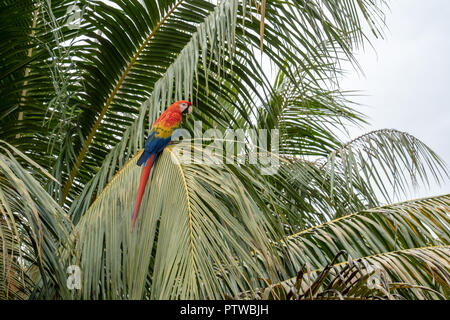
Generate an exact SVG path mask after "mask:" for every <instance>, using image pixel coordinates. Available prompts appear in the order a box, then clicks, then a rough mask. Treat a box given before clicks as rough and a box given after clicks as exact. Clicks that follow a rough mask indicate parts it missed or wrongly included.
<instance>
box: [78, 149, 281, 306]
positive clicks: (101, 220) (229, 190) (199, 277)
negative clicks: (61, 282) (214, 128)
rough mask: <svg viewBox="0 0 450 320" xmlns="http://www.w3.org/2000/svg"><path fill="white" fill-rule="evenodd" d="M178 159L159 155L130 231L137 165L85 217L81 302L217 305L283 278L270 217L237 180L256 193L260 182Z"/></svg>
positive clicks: (82, 222) (115, 180) (233, 171)
mask: <svg viewBox="0 0 450 320" xmlns="http://www.w3.org/2000/svg"><path fill="white" fill-rule="evenodd" d="M138 155H139V154H138ZM179 157H180V156H179V155H178V154H177V153H176V152H175V151H174V148H173V147H168V148H166V150H165V151H164V152H163V154H162V155H161V156H160V158H159V160H158V162H157V164H156V166H155V168H154V170H153V177H152V181H151V184H150V183H149V185H148V187H147V189H146V192H145V195H144V200H143V202H142V203H143V206H142V208H141V210H140V211H141V212H140V213H139V217H138V220H137V222H136V223H137V225H138V227H137V228H136V229H135V231H133V232H130V229H131V212H132V207H133V203H134V201H135V196H136V192H135V191H137V189H136V186H137V185H138V183H139V178H140V167H138V166H136V165H135V162H136V157H135V158H133V159H132V160H131V161H129V162H128V163H127V164H126V165H125V166H124V167H123V168H122V169H121V170H120V171H119V173H117V174H116V175H115V177H114V178H113V179H112V180H111V181H110V183H109V184H108V185H107V186H106V187H105V188H104V189H103V191H102V193H101V194H100V195H99V197H98V198H97V199H96V200H95V201H94V203H93V204H92V206H91V207H90V208H89V210H88V211H87V212H86V213H85V214H84V215H83V217H82V218H81V220H80V222H79V224H78V225H77V231H78V233H79V235H80V242H79V245H78V248H77V251H78V252H79V255H80V256H81V265H80V267H81V269H82V270H83V275H84V276H83V286H82V287H83V289H82V297H83V298H84V299H90V298H94V299H100V298H102V299H109V298H122V299H141V298H144V297H146V298H152V299H173V298H181V299H183V298H184V299H199V298H203V299H204V298H223V297H224V296H225V295H226V294H227V295H231V294H236V293H237V292H240V291H242V290H248V289H251V288H253V287H256V286H258V285H261V284H262V283H264V282H262V281H263V280H261V279H260V277H264V279H266V278H272V280H275V279H279V277H280V275H282V274H283V270H282V269H280V268H279V265H280V262H279V261H278V258H277V252H276V251H275V250H274V247H273V244H272V243H273V241H274V239H277V237H279V236H280V234H279V233H278V232H277V230H275V229H274V227H273V226H274V224H273V222H271V221H270V220H272V219H273V216H271V211H268V210H267V209H264V208H261V206H260V204H259V203H258V201H261V199H260V198H259V199H258V198H257V196H255V194H251V193H249V190H251V189H249V188H248V187H247V186H246V185H245V184H244V183H243V181H242V180H239V179H238V176H237V172H239V173H240V175H245V176H246V177H247V179H248V181H246V182H247V183H250V184H255V185H260V184H261V181H260V180H258V177H252V176H250V175H249V174H248V173H246V172H245V170H244V169H243V168H241V169H239V168H240V167H237V166H232V167H229V166H204V165H198V164H195V161H198V160H199V159H198V156H195V153H194V158H193V159H194V160H193V163H191V164H183V163H182V162H181V159H180V158H179ZM236 171H237V172H236ZM241 179H242V178H241ZM250 179H251V180H250ZM174 188H175V189H174ZM269 194H270V192H269ZM265 211H266V212H265Z"/></svg>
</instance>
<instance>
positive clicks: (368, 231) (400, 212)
mask: <svg viewBox="0 0 450 320" xmlns="http://www.w3.org/2000/svg"><path fill="white" fill-rule="evenodd" d="M449 212H450V196H449V195H445V196H440V197H435V198H427V199H421V200H413V201H408V202H404V203H398V204H394V205H388V206H384V207H380V208H374V209H370V210H365V211H362V212H358V213H355V214H351V215H348V216H345V217H341V218H338V219H335V220H332V221H329V222H326V223H324V224H322V225H318V226H315V227H312V228H310V229H307V230H303V231H301V232H299V233H297V234H294V235H291V236H289V237H287V238H286V239H285V240H283V241H282V246H285V247H287V249H286V250H285V251H286V252H288V255H289V257H288V258H286V263H287V264H289V266H288V269H289V270H290V271H289V272H290V273H291V275H292V276H294V275H295V274H296V273H297V271H298V270H300V269H301V267H302V266H303V265H304V264H308V265H309V266H310V268H311V269H320V268H323V267H324V266H326V265H327V264H328V262H329V261H331V260H332V259H333V257H334V256H335V255H336V253H337V252H340V251H341V250H345V251H346V252H348V254H349V255H350V256H351V257H352V259H366V260H367V261H371V262H373V263H375V262H376V263H377V265H379V266H380V267H381V268H383V269H384V270H386V272H388V273H390V275H391V277H392V278H394V279H396V280H395V281H394V282H406V283H409V284H411V285H420V283H423V284H425V283H426V284H427V286H431V287H432V288H433V289H434V290H437V291H438V292H440V293H441V294H443V295H448V286H449V282H448V276H447V275H445V272H447V273H448V262H445V261H444V260H445V259H447V260H448V254H449V251H448V245H449V243H450V233H449V223H450V220H449ZM428 248H430V249H428ZM433 248H437V249H436V250H435V249H433ZM441 248H442V249H441ZM422 252H424V253H422ZM404 255H406V256H407V257H406V258H405V257H404ZM421 259H422V260H421ZM441 259H444V260H441ZM433 260H434V261H435V262H432V261H433ZM415 261H416V262H415ZM338 262H340V263H342V261H338ZM291 263H292V264H291ZM373 263H372V264H373ZM426 265H428V266H429V269H426V268H424V266H426ZM436 268H437V271H436V272H438V276H436V277H435V276H434V275H433V274H434V270H435V269H436ZM440 272H444V278H442V274H441V273H440ZM412 279H413V280H414V281H413V282H411V280H412ZM406 280H408V281H406ZM416 298H418V296H416Z"/></svg>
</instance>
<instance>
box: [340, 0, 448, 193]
mask: <svg viewBox="0 0 450 320" xmlns="http://www.w3.org/2000/svg"><path fill="white" fill-rule="evenodd" d="M388 2H389V3H390V12H388V13H387V26H388V28H389V29H388V30H386V36H385V39H381V40H376V39H375V40H374V41H372V44H373V46H374V48H375V51H374V50H373V49H372V48H370V46H367V47H366V50H365V51H364V52H363V51H361V52H358V54H357V58H358V61H359V62H360V64H361V66H362V68H363V71H364V73H365V75H361V74H358V73H357V72H350V73H349V74H348V75H347V76H346V77H345V78H344V79H343V81H342V82H341V85H342V88H343V89H344V90H360V91H362V93H363V94H364V95H366V96H362V97H356V98H354V99H353V100H354V101H356V102H359V103H362V104H363V105H364V107H363V108H361V109H359V110H361V111H362V112H363V113H365V114H366V115H367V116H368V117H369V122H370V125H369V126H365V127H364V128H363V129H362V130H361V129H358V128H352V129H351V130H350V133H351V136H352V137H356V136H359V135H360V134H362V133H364V132H367V131H371V130H374V129H380V128H395V129H399V130H401V131H406V132H408V133H410V134H412V135H414V136H415V137H416V138H419V139H420V140H422V141H423V142H424V143H426V144H427V145H428V146H429V147H431V148H432V149H433V150H434V151H435V152H436V153H437V154H438V155H439V156H441V158H442V159H443V160H444V161H445V162H446V164H447V166H448V167H449V168H450V99H449V93H450V79H449V76H450V34H449V32H450V1H448V0H427V1H424V0H392V1H388ZM446 193H450V182H449V181H448V180H447V181H446V182H445V184H443V185H442V186H441V187H439V186H437V185H436V184H435V183H433V184H432V186H431V188H429V189H428V188H426V187H425V186H423V187H420V188H419V190H417V192H414V193H412V194H410V195H408V196H405V197H402V198H401V199H399V200H406V199H407V198H420V197H426V196H432V195H438V194H446Z"/></svg>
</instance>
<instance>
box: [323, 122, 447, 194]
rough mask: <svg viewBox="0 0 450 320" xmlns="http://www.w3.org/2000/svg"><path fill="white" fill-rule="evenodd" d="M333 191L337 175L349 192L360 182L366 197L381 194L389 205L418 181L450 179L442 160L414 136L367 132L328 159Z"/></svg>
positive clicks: (396, 132)
mask: <svg viewBox="0 0 450 320" xmlns="http://www.w3.org/2000/svg"><path fill="white" fill-rule="evenodd" d="M324 166H325V167H326V168H327V170H329V174H330V179H331V190H332V189H333V179H334V175H335V174H336V173H338V174H340V175H341V176H343V177H344V178H345V181H346V186H347V188H348V190H352V189H353V186H352V184H353V183H355V182H356V184H358V185H359V186H360V188H359V189H360V191H361V192H362V193H363V195H364V196H370V195H373V194H376V192H377V191H378V192H379V193H381V194H382V196H383V197H384V199H385V200H386V201H387V202H388V203H389V202H392V200H393V199H392V198H393V197H392V196H391V194H393V195H394V197H396V196H398V195H399V194H400V193H402V194H406V193H407V191H409V190H408V188H411V187H415V186H417V183H418V181H420V182H421V183H422V184H425V185H428V184H429V177H430V176H431V177H432V178H434V180H435V181H437V182H438V183H439V182H442V181H443V180H444V179H445V178H446V177H448V173H447V169H446V168H445V164H444V162H443V161H442V159H441V158H440V157H439V156H438V155H436V153H434V151H433V150H431V149H430V148H429V147H428V146H427V145H425V144H424V143H423V142H422V141H420V140H419V139H417V138H415V137H414V136H412V135H410V134H408V133H405V132H401V131H398V130H394V129H382V130H376V131H372V132H369V133H366V134H364V135H362V136H360V137H358V138H355V139H353V140H352V141H350V142H348V143H346V144H344V145H342V147H340V148H339V149H337V150H335V151H333V152H332V153H330V155H329V156H328V159H327V162H326V164H325V165H324Z"/></svg>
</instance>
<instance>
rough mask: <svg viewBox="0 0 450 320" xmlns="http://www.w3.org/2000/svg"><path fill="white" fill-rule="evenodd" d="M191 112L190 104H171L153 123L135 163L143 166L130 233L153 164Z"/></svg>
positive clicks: (186, 102)
mask: <svg viewBox="0 0 450 320" xmlns="http://www.w3.org/2000/svg"><path fill="white" fill-rule="evenodd" d="M191 112H192V103H190V102H188V101H184V100H180V101H177V102H175V103H173V104H172V105H171V106H170V107H169V108H167V110H166V111H164V112H163V114H161V116H160V117H159V118H158V119H156V121H155V123H153V126H152V129H151V131H150V134H149V135H148V138H147V141H145V149H144V152H143V153H142V155H141V156H140V157H139V159H138V161H137V165H138V166H140V165H142V164H144V168H143V169H142V173H141V179H140V180H139V188H138V193H137V197H136V202H135V204H134V209H133V215H132V219H133V222H132V226H131V231H133V229H134V224H135V222H136V218H137V215H138V213H139V207H140V206H141V201H142V196H143V195H144V190H145V186H146V184H147V180H148V176H149V174H150V171H151V169H152V167H153V164H154V163H155V162H156V160H157V159H158V156H159V154H160V153H161V152H162V151H163V150H164V148H165V147H166V146H167V145H168V144H169V142H170V139H171V137H172V133H173V132H174V131H175V130H176V129H178V128H179V127H180V124H181V119H182V116H183V115H187V114H190V113H191Z"/></svg>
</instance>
